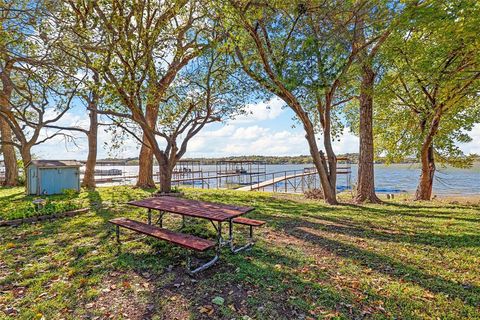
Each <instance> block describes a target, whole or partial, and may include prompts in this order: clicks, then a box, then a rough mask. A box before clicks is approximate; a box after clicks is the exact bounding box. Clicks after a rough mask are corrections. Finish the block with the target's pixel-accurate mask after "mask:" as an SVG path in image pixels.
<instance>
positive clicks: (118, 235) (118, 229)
mask: <svg viewBox="0 0 480 320" xmlns="http://www.w3.org/2000/svg"><path fill="white" fill-rule="evenodd" d="M115 235H116V238H117V243H118V244H120V227H119V226H115Z"/></svg>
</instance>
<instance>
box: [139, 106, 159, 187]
mask: <svg viewBox="0 0 480 320" xmlns="http://www.w3.org/2000/svg"><path fill="white" fill-rule="evenodd" d="M157 117H158V107H154V106H151V105H150V106H147V111H146V114H145V120H146V122H147V125H148V126H149V127H150V128H155V125H156V121H157ZM142 141H143V144H142V147H141V149H140V154H139V157H138V165H139V168H138V180H137V187H139V188H155V181H154V180H153V150H152V148H151V147H150V143H149V141H148V138H147V136H146V135H145V133H144V134H143V138H142Z"/></svg>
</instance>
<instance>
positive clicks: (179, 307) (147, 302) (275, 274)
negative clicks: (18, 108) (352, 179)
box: [0, 187, 480, 319]
mask: <svg viewBox="0 0 480 320" xmlns="http://www.w3.org/2000/svg"><path fill="white" fill-rule="evenodd" d="M184 191H185V192H186V196H187V197H189V198H195V199H201V200H206V201H214V202H222V203H233V204H239V205H249V206H254V207H255V208H256V210H255V211H254V212H252V213H251V214H249V217H252V218H258V219H263V220H266V221H268V225H267V226H266V227H263V228H261V229H259V230H258V231H257V233H256V236H257V239H258V242H257V245H256V246H255V247H254V249H253V250H252V251H250V252H247V253H241V254H238V255H231V254H229V253H228V251H226V250H224V252H222V257H221V262H220V263H219V264H217V265H216V266H214V267H213V268H211V269H209V270H207V271H205V272H203V273H201V274H200V275H199V276H198V277H197V278H196V279H193V280H192V279H191V278H189V277H188V276H186V275H185V273H184V272H183V268H184V265H183V262H184V258H185V254H186V252H185V251H184V250H183V249H180V248H177V247H173V246H170V245H168V244H166V243H163V242H159V241H155V240H152V239H147V238H145V239H140V240H139V241H132V242H128V243H124V244H123V245H122V248H121V252H120V253H118V252H117V246H116V245H115V241H114V233H113V229H112V228H111V227H110V226H109V225H108V222H107V221H108V220H109V219H111V218H112V217H117V216H127V217H130V218H134V219H143V220H145V218H146V214H145V211H144V210H141V209H135V208H131V207H128V206H126V205H125V204H124V203H125V202H126V201H128V200H132V199H138V198H142V197H146V196H148V195H149V194H150V192H151V190H149V191H143V190H139V189H131V188H126V187H116V188H99V189H97V191H94V192H82V193H81V194H79V195H76V196H72V195H69V196H57V197H55V198H54V200H52V202H53V201H57V202H59V203H67V202H69V201H76V202H78V204H79V205H82V206H85V205H87V206H89V207H90V208H91V211H90V212H89V213H86V214H82V215H79V216H76V217H73V218H65V219H59V220H55V221H49V222H42V223H38V224H33V225H22V226H20V227H16V228H10V227H7V228H0V239H1V241H0V318H2V317H3V318H5V319H41V318H42V317H44V318H45V319H60V318H65V319H79V318H82V317H84V316H87V317H91V318H94V317H96V316H97V317H100V318H106V317H108V316H113V318H115V319H124V318H130V319H143V318H152V319H175V318H177V319H188V318H192V319H203V318H205V319H207V318H208V319H211V318H217V319H233V318H235V319H242V317H244V316H247V315H248V316H249V317H250V318H252V319H302V318H306V319H324V318H325V319H330V318H333V319H350V318H367V319H480V268H479V266H480V213H479V212H480V211H479V210H480V207H479V206H478V205H462V204H448V203H439V202H435V203H431V204H429V203H411V202H405V201H401V200H396V202H390V203H388V204H386V205H366V206H355V205H350V204H347V205H342V206H327V205H324V204H323V203H320V202H316V201H309V200H305V199H304V198H303V197H302V196H293V195H290V196H286V195H283V196H282V195H273V194H268V193H253V192H252V193H248V192H235V191H202V190H188V189H186V190H184ZM0 197H1V199H0V205H1V206H2V209H1V212H2V216H3V215H4V214H6V213H8V210H9V209H8V208H22V207H24V206H28V205H29V203H31V200H32V198H30V197H25V196H24V195H23V193H22V190H21V189H0ZM72 197H74V199H72ZM11 202H13V204H11ZM166 225H167V226H169V227H171V228H178V227H179V226H180V219H179V217H177V216H174V215H169V216H168V218H167V220H166ZM183 231H184V232H190V233H194V234H198V235H201V236H203V237H212V236H213V235H214V230H213V228H212V227H211V225H210V224H209V223H207V222H205V221H198V220H192V221H190V222H189V224H188V226H187V228H186V229H185V230H183ZM239 235H240V234H239ZM122 237H123V240H130V239H138V236H137V235H134V234H132V233H129V232H123V233H122ZM239 239H240V238H239ZM218 296H220V297H222V298H224V299H225V303H224V305H223V306H218V305H216V304H213V303H212V299H214V298H215V297H218ZM10 307H11V308H13V310H14V311H13V313H12V314H10V316H8V315H7V313H8V312H7V313H5V311H8V310H10V311H12V309H9V308H10Z"/></svg>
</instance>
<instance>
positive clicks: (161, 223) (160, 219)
mask: <svg viewBox="0 0 480 320" xmlns="http://www.w3.org/2000/svg"><path fill="white" fill-rule="evenodd" d="M164 214H165V211H160V215H159V216H158V220H157V224H158V225H159V226H160V228H163V215H164Z"/></svg>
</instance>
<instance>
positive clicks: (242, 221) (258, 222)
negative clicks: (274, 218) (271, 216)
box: [232, 217, 266, 227]
mask: <svg viewBox="0 0 480 320" xmlns="http://www.w3.org/2000/svg"><path fill="white" fill-rule="evenodd" d="M232 221H233V223H238V224H244V225H247V226H254V227H259V226H262V225H264V224H265V223H266V222H265V221H262V220H254V219H249V218H244V217H238V218H235V219H233V220H232Z"/></svg>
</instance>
